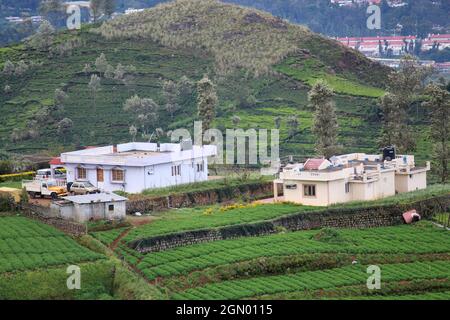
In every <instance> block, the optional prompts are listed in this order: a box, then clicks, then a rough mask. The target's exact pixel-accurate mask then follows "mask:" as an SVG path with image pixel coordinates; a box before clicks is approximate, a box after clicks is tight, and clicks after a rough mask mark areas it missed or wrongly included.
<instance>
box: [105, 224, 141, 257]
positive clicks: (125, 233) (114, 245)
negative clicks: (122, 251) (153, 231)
mask: <svg viewBox="0 0 450 320" xmlns="http://www.w3.org/2000/svg"><path fill="white" fill-rule="evenodd" d="M134 228H135V227H130V228H128V229H126V230H124V231H123V232H122V233H121V234H120V235H119V236H118V237H117V238H116V240H114V241H113V242H112V243H111V244H110V245H109V248H110V249H111V250H112V251H114V250H116V248H117V246H118V245H119V242H120V240H122V239H123V238H124V237H126V235H127V234H128V233H129V232H130V231H131V230H132V229H134Z"/></svg>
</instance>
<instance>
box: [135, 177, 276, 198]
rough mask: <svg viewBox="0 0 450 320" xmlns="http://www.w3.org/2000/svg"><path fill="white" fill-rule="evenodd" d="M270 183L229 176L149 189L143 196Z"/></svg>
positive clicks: (256, 179)
mask: <svg viewBox="0 0 450 320" xmlns="http://www.w3.org/2000/svg"><path fill="white" fill-rule="evenodd" d="M268 181H271V180H270V177H261V176H259V177H250V178H249V179H248V180H242V179H241V178H239V177H234V176H233V175H231V176H227V177H226V178H224V179H217V180H209V181H204V182H196V183H190V184H181V185H176V186H172V187H166V188H155V189H148V190H144V191H143V192H142V193H141V194H142V195H144V196H150V197H158V196H169V195H175V194H182V193H186V192H202V191H208V190H213V189H220V188H228V187H238V186H241V185H246V184H253V183H262V182H268Z"/></svg>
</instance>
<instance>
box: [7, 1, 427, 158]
mask: <svg viewBox="0 0 450 320" xmlns="http://www.w3.org/2000/svg"><path fill="white" fill-rule="evenodd" d="M102 53H104V54H105V56H106V59H107V62H108V64H109V65H110V66H111V67H112V68H117V67H118V66H119V64H120V65H122V66H124V69H125V71H124V79H120V80H119V79H115V78H114V77H106V76H105V75H104V74H103V73H102V72H99V71H98V70H96V68H95V66H94V64H95V61H96V59H97V58H98V57H99V56H100V55H101V54H102ZM7 61H11V62H12V63H13V64H14V67H15V69H16V70H17V69H19V71H20V72H15V73H13V74H9V75H8V74H1V75H0V89H1V90H2V94H1V95H0V112H1V114H2V117H1V118H0V149H5V150H7V151H9V152H28V153H33V152H39V151H42V150H49V149H50V151H52V152H53V153H57V152H59V151H60V150H61V149H62V148H65V149H71V148H74V147H76V146H79V145H101V144H108V143H118V142H123V141H128V140H130V135H129V130H128V129H129V126H130V125H131V124H132V115H131V114H130V113H127V112H125V111H123V103H124V102H125V100H126V99H127V98H129V97H131V96H132V95H134V94H138V95H139V96H141V97H149V98H153V99H154V100H155V101H156V102H157V103H158V104H160V105H161V106H163V105H164V104H165V99H164V97H163V94H162V84H163V82H164V80H174V81H178V80H179V79H181V78H182V77H183V76H186V77H187V78H189V79H190V80H192V81H197V80H199V79H200V78H201V77H202V76H203V74H205V73H206V74H209V76H210V78H212V79H213V81H214V82H215V84H216V85H217V90H218V94H219V106H218V108H217V110H216V111H217V112H216V113H217V120H216V126H217V127H218V128H220V129H223V128H225V127H228V128H230V127H234V125H233V124H232V123H231V117H232V116H233V115H238V116H239V117H240V119H241V122H240V124H239V125H238V126H239V127H242V128H244V129H247V128H250V127H252V128H268V129H271V128H274V127H275V124H274V119H275V118H276V117H281V126H280V130H281V138H282V153H283V154H297V155H298V154H301V155H311V154H312V153H313V148H312V142H313V138H312V136H311V131H310V126H311V121H312V112H311V110H310V108H309V107H308V102H307V92H308V90H309V86H310V85H311V84H312V83H314V81H315V80H316V79H318V78H325V79H327V80H328V81H329V82H330V84H331V86H332V87H333V88H334V89H335V91H336V92H337V93H338V94H339V95H338V96H337V97H336V102H337V107H338V116H339V119H340V143H341V144H342V145H343V146H344V149H346V150H349V151H350V150H353V151H354V150H361V151H374V150H376V137H377V134H378V130H379V122H378V121H379V117H378V111H377V108H376V100H375V99H374V98H375V97H378V96H380V95H381V94H382V93H383V90H382V88H383V86H384V84H385V80H386V76H387V73H388V69H386V68H385V67H382V66H380V65H378V64H375V63H373V62H371V61H370V60H368V59H366V58H365V57H363V56H362V55H361V54H359V53H357V52H355V51H352V50H349V49H348V48H345V47H343V46H341V45H339V44H338V43H337V42H335V41H333V40H329V39H326V38H324V37H321V36H319V35H316V34H314V33H312V32H310V31H309V30H308V29H306V28H305V27H302V26H298V25H292V24H288V23H286V22H285V21H283V20H280V19H277V18H274V17H272V16H270V15H269V14H266V13H264V12H261V11H257V10H252V9H247V8H242V7H238V6H235V5H231V4H223V3H220V2H217V1H213V0H207V1H198V0H193V1H186V0H179V1H175V2H172V3H167V4H162V5H159V6H157V7H155V8H152V9H149V10H146V11H145V12H142V13H137V14H133V15H129V16H127V17H122V18H118V19H115V20H112V21H110V22H107V23H105V24H103V25H102V26H90V27H86V28H83V29H82V30H80V31H76V32H70V33H69V32H64V33H60V34H58V35H57V36H55V39H54V41H53V44H52V45H51V46H49V47H48V48H39V49H36V48H30V47H29V46H27V45H24V44H20V45H15V46H11V47H5V48H0V69H3V68H4V66H5V64H6V62H7ZM20 61H23V62H20ZM23 64H26V65H27V67H25V68H24V66H23ZM86 64H89V65H90V66H91V68H87V69H86V68H85V65H86ZM131 65H132V66H133V67H130V66H131ZM94 74H96V75H99V76H100V77H101V86H100V88H99V91H98V92H96V93H94V92H92V91H90V90H89V87H88V83H89V81H90V79H91V76H92V75H94ZM56 89H61V90H64V91H65V92H66V93H67V95H68V98H67V99H66V101H65V103H64V107H63V108H60V109H59V110H57V112H56V111H55V108H54V106H55V100H54V92H55V90H56ZM196 114H197V112H196V94H195V90H194V92H193V93H192V94H191V95H189V96H187V97H186V98H185V99H184V100H183V103H182V108H181V109H180V110H179V111H178V112H177V113H176V114H175V115H174V117H173V118H172V117H171V116H170V114H169V113H168V112H167V111H165V110H164V108H162V107H161V110H160V111H159V120H158V123H157V124H156V125H155V127H161V128H162V129H164V130H166V131H168V130H173V129H174V128H178V127H187V128H191V127H192V124H193V121H194V120H195V119H196ZM290 115H297V116H298V117H299V120H300V127H299V129H298V130H297V131H296V132H295V133H292V132H290V130H289V128H288V125H287V117H288V116H290ZM65 117H67V118H70V119H71V120H72V121H73V128H72V130H71V132H70V134H68V135H67V137H63V136H62V135H60V134H58V132H57V129H58V122H59V121H60V120H61V119H63V118H65ZM417 119H418V120H417V121H416V122H417V124H421V121H420V118H417ZM14 129H15V131H14ZM418 132H420V131H418ZM419 145H420V143H419Z"/></svg>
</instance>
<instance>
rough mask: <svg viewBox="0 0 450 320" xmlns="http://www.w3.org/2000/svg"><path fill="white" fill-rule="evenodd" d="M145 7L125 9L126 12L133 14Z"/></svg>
mask: <svg viewBox="0 0 450 320" xmlns="http://www.w3.org/2000/svg"><path fill="white" fill-rule="evenodd" d="M144 10H145V9H135V8H128V9H126V10H125V14H132V13H137V12H142V11H144Z"/></svg>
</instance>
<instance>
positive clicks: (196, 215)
mask: <svg viewBox="0 0 450 320" xmlns="http://www.w3.org/2000/svg"><path fill="white" fill-rule="evenodd" d="M225 208H226V207H225ZM308 210H317V208H316V207H307V206H299V205H295V204H268V205H243V206H239V205H238V206H236V207H235V208H234V207H232V208H230V209H224V207H220V206H214V207H208V208H205V207H203V208H202V207H198V208H189V209H179V210H173V211H170V212H168V213H163V214H162V215H161V216H160V219H157V220H155V221H154V222H153V223H151V224H148V225H144V226H142V227H140V228H137V229H133V230H132V231H131V232H130V233H129V234H128V235H127V236H126V238H125V239H124V240H125V241H131V240H136V239H140V238H146V237H152V236H158V235H163V234H169V233H175V232H180V231H186V230H198V229H204V228H213V227H220V226H228V225H236V224H241V223H246V222H255V221H262V220H268V219H272V218H275V217H280V216H283V215H287V214H293V213H298V212H302V211H308Z"/></svg>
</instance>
